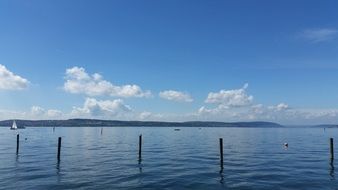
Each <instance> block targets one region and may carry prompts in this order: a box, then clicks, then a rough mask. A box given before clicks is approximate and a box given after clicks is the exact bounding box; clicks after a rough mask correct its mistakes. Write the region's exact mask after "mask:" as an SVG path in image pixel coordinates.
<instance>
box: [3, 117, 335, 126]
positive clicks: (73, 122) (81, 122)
mask: <svg viewBox="0 0 338 190" xmlns="http://www.w3.org/2000/svg"><path fill="white" fill-rule="evenodd" d="M15 121H16V123H17V125H18V126H20V127H237V128H338V125H330V124H328V125H325V124H324V125H294V126H292V125H281V124H278V123H274V122H265V121H253V122H215V121H187V122H162V121H122V120H99V119H68V120H15ZM12 123H13V120H4V121H0V127H10V126H11V125H12Z"/></svg>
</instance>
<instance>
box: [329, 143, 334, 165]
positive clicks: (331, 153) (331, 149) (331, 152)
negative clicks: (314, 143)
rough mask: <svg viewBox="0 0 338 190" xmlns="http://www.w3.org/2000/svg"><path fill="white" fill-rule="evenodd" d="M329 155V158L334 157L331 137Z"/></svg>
mask: <svg viewBox="0 0 338 190" xmlns="http://www.w3.org/2000/svg"><path fill="white" fill-rule="evenodd" d="M330 155H331V160H333V159H334V152H333V138H330Z"/></svg>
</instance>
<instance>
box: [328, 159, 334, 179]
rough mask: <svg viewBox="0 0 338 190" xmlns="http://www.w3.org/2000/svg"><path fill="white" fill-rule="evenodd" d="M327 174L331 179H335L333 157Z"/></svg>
mask: <svg viewBox="0 0 338 190" xmlns="http://www.w3.org/2000/svg"><path fill="white" fill-rule="evenodd" d="M329 175H330V176H331V180H334V179H335V176H334V162H333V159H331V160H330V172H329Z"/></svg>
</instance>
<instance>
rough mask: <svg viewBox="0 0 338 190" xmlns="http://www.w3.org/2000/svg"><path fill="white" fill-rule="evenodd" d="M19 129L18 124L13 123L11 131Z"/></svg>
mask: <svg viewBox="0 0 338 190" xmlns="http://www.w3.org/2000/svg"><path fill="white" fill-rule="evenodd" d="M17 128H18V126H16V122H15V121H13V124H12V127H11V129H14V130H15V129H17Z"/></svg>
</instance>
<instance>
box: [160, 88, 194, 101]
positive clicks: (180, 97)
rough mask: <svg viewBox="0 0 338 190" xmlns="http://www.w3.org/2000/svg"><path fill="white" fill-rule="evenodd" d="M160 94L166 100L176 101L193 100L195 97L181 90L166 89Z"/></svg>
mask: <svg viewBox="0 0 338 190" xmlns="http://www.w3.org/2000/svg"><path fill="white" fill-rule="evenodd" d="M159 96H160V97H161V98H163V99H166V100H171V101H176V102H192V101H193V99H192V97H191V96H190V94H188V93H185V92H179V91H174V90H166V91H162V92H160V93H159Z"/></svg>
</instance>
